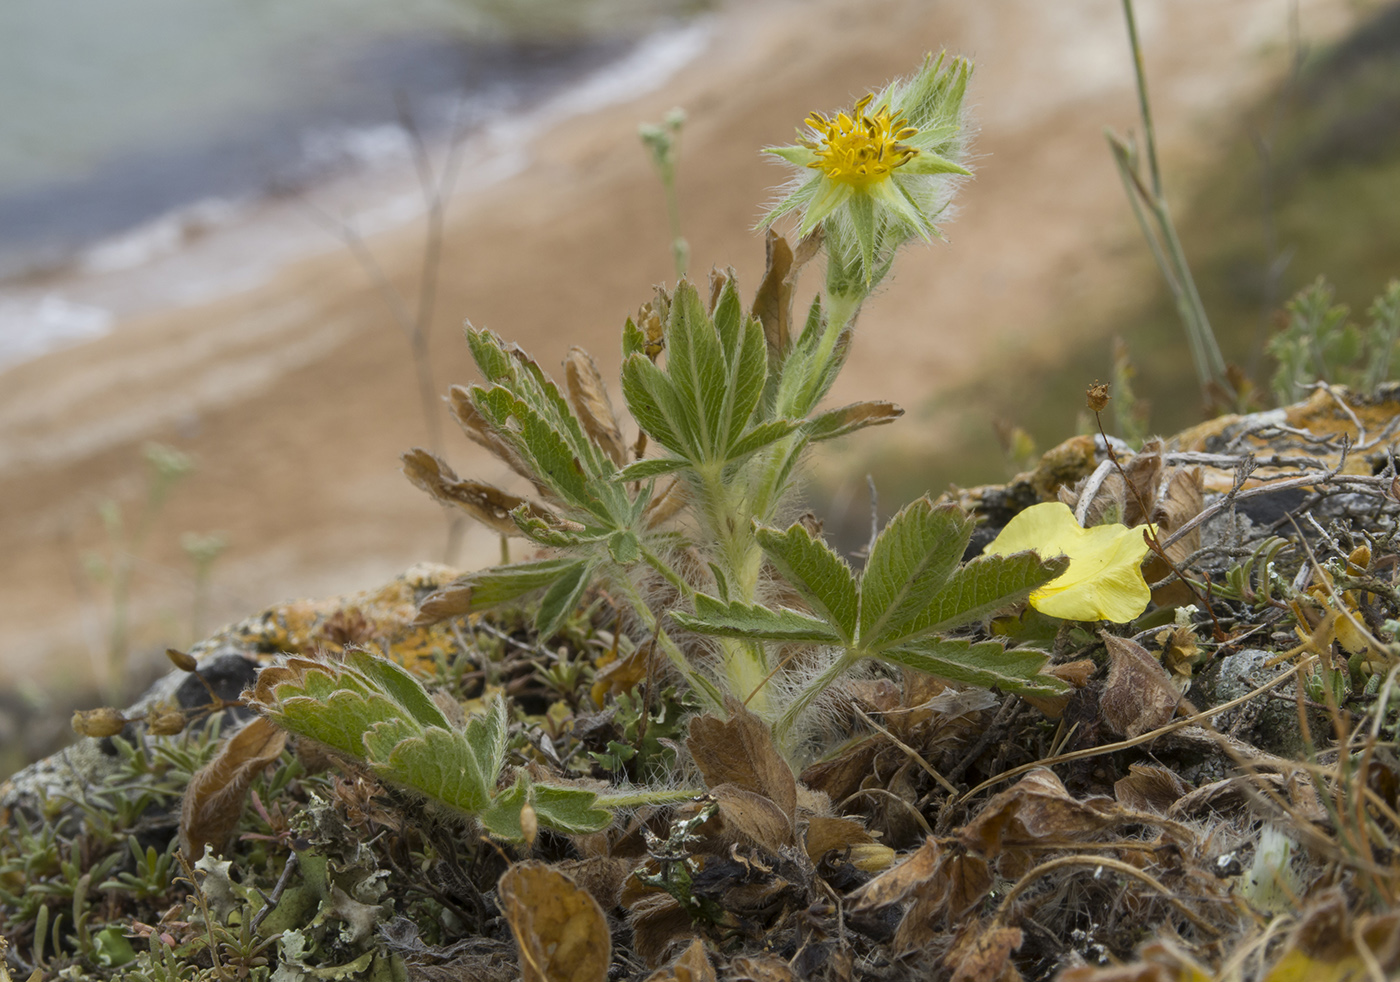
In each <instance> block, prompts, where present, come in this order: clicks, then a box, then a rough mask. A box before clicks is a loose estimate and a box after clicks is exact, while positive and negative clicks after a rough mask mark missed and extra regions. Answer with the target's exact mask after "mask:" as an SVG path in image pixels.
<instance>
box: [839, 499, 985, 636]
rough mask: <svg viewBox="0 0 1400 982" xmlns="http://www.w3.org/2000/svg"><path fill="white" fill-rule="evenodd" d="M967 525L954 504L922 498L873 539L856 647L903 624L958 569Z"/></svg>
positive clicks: (863, 584)
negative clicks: (938, 502) (888, 626)
mask: <svg viewBox="0 0 1400 982" xmlns="http://www.w3.org/2000/svg"><path fill="white" fill-rule="evenodd" d="M971 536H972V521H971V520H970V519H969V518H967V516H965V515H964V514H963V513H962V511H961V510H959V509H958V507H957V506H956V505H939V506H935V505H934V504H933V502H932V501H930V500H929V498H928V496H927V495H925V496H924V497H922V498H919V499H918V500H916V501H913V502H910V503H909V504H908V505H906V506H905V507H904V508H903V509H902V510H901V511H900V512H899V514H897V515H895V517H894V518H892V519H890V522H889V524H888V525H886V526H885V527H884V529H883V530H882V531H881V532H880V535H879V536H878V537H877V538H876V539H875V544H874V545H873V546H871V549H870V559H869V561H868V562H867V563H866V564H865V571H864V573H862V575H861V580H860V592H861V597H860V640H861V645H862V647H866V646H869V645H871V644H872V643H876V642H878V641H879V640H880V639H881V638H883V637H885V636H886V634H887V630H886V629H887V625H898V624H903V623H905V622H907V621H908V620H909V619H910V618H912V617H914V616H915V615H916V614H917V612H918V611H919V610H921V609H922V608H923V607H924V606H925V605H926V604H927V603H928V601H929V600H930V599H931V598H932V597H933V595H934V594H935V593H937V592H938V590H939V589H940V588H941V587H942V586H943V584H944V583H945V582H947V580H948V576H949V574H951V573H952V572H953V570H954V569H955V568H956V567H957V565H958V560H960V559H961V558H962V554H963V551H964V550H965V549H966V548H967V542H968V539H969V538H971Z"/></svg>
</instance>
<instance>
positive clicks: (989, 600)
mask: <svg viewBox="0 0 1400 982" xmlns="http://www.w3.org/2000/svg"><path fill="white" fill-rule="evenodd" d="M1068 565H1069V560H1068V559H1065V558H1063V557H1057V558H1054V559H1051V560H1048V561H1045V560H1041V559H1040V557H1039V556H1037V555H1036V554H1035V553H1033V552H1021V553H1014V554H1012V555H1010V556H978V557H977V558H976V559H974V560H972V561H971V562H969V563H967V564H965V565H963V566H960V567H958V568H957V569H956V570H955V571H954V572H953V574H952V575H951V576H949V577H948V580H947V583H946V584H944V586H943V587H942V589H939V590H938V591H937V592H936V593H934V594H933V595H932V596H928V597H926V598H924V597H923V594H922V593H920V594H919V596H920V598H921V599H919V601H918V602H917V603H916V604H915V605H913V606H909V605H905V606H904V607H902V608H901V610H900V612H899V613H898V615H897V616H895V617H892V618H890V619H889V620H887V621H886V622H885V624H884V627H883V629H882V630H881V631H880V633H879V635H878V636H877V637H873V638H866V639H864V642H865V647H866V649H867V650H870V651H875V650H878V649H880V648H883V647H887V646H889V645H893V644H900V643H902V642H904V641H906V640H908V639H911V638H919V637H924V636H926V635H930V634H937V633H942V632H945V631H950V630H952V629H953V628H956V627H961V626H962V625H964V624H970V623H972V622H973V621H977V620H980V619H982V618H983V617H987V616H989V615H991V614H994V613H996V612H997V611H998V610H1001V609H1003V608H1005V607H1008V606H1010V605H1011V604H1013V603H1017V602H1019V601H1022V600H1025V599H1026V597H1028V596H1029V595H1030V593H1031V591H1032V590H1034V589H1036V588H1037V587H1039V586H1042V585H1043V584H1045V583H1048V582H1049V581H1050V580H1053V579H1054V578H1055V577H1057V576H1059V575H1060V574H1061V573H1063V572H1064V570H1065V568H1066V567H1067V566H1068Z"/></svg>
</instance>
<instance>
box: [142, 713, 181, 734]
mask: <svg viewBox="0 0 1400 982" xmlns="http://www.w3.org/2000/svg"><path fill="white" fill-rule="evenodd" d="M186 722H187V720H186V719H185V714H184V713H182V712H181V711H180V710H178V709H152V710H151V711H150V712H148V713H146V729H147V730H149V731H150V732H151V733H152V734H153V735H154V736H174V735H175V734H176V733H179V732H181V731H182V730H184V728H185V723H186Z"/></svg>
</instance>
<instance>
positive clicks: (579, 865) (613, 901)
mask: <svg viewBox="0 0 1400 982" xmlns="http://www.w3.org/2000/svg"><path fill="white" fill-rule="evenodd" d="M634 866H635V863H634V861H633V860H630V859H623V858H622V857H620V856H592V857H590V858H588V859H570V860H565V861H564V862H561V863H558V864H557V865H556V866H555V869H557V870H559V872H561V873H564V874H567V875H568V876H570V877H572V878H573V880H574V882H575V883H577V884H578V885H579V886H581V887H583V889H585V890H587V891H588V892H589V894H590V895H592V897H593V899H594V900H596V901H598V906H599V907H602V908H603V909H604V910H609V909H611V908H613V907H616V906H617V905H618V901H619V898H620V896H621V894H622V883H623V881H624V880H626V879H627V878H628V877H629V876H631V875H632V869H633V867H634Z"/></svg>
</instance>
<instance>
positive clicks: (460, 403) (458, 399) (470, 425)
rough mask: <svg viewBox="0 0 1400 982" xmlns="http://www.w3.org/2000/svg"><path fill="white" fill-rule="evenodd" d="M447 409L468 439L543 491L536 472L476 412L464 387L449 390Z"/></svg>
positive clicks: (459, 386)
mask: <svg viewBox="0 0 1400 982" xmlns="http://www.w3.org/2000/svg"><path fill="white" fill-rule="evenodd" d="M447 407H448V411H449V412H450V413H451V414H452V418H453V419H455V420H456V421H457V425H458V426H460V427H462V432H463V433H465V434H466V435H467V439H469V440H471V441H472V442H473V443H475V444H477V445H478V446H482V447H485V448H486V449H487V450H489V451H491V453H492V454H494V455H495V456H496V457H497V458H498V459H499V460H500V461H501V462H502V463H504V464H505V465H506V466H507V467H509V468H510V469H511V470H513V471H515V473H517V474H519V475H520V476H521V477H523V478H525V480H527V481H529V482H530V483H531V484H533V485H534V486H535V489H536V490H540V491H542V486H541V485H540V483H539V480H538V478H537V477H536V476H535V474H534V472H533V471H531V470H530V467H529V465H527V464H526V463H525V461H524V460H522V459H521V458H520V455H519V454H517V453H516V452H515V449H514V448H513V447H511V445H510V444H509V443H507V442H506V441H505V440H502V439H501V438H500V436H498V435H497V434H496V433H495V432H494V431H493V430H492V429H491V426H490V424H488V423H487V422H486V420H485V419H484V418H483V417H482V415H481V414H480V413H478V412H477V411H476V407H475V406H473V405H472V401H471V395H470V393H469V392H468V391H467V389H466V388H465V387H464V386H461V385H454V386H452V388H450V389H448V390H447Z"/></svg>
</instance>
